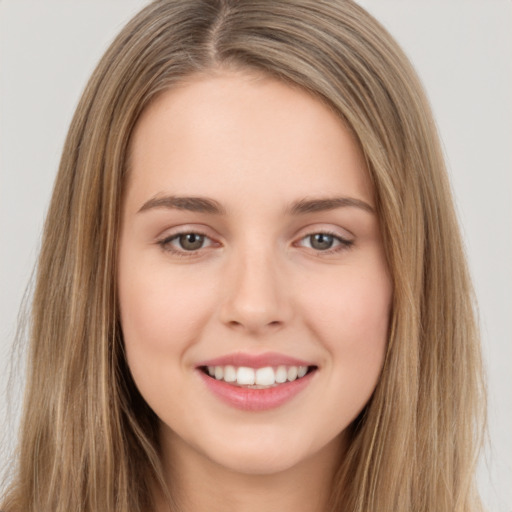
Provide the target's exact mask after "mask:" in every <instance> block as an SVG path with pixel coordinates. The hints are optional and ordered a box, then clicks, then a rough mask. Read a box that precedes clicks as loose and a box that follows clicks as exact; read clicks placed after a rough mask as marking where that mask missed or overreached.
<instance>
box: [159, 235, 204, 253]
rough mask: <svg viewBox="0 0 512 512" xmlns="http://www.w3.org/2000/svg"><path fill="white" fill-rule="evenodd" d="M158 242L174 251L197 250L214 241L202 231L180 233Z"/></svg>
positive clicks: (165, 248) (167, 249)
mask: <svg viewBox="0 0 512 512" xmlns="http://www.w3.org/2000/svg"><path fill="white" fill-rule="evenodd" d="M158 244H159V245H160V246H161V247H162V248H163V249H164V250H166V251H169V252H174V253H186V252H190V253H192V252H195V251H198V250H200V249H204V248H205V247H209V246H211V245H213V241H212V240H211V239H210V238H209V237H207V236H206V235H203V234H202V233H195V232H188V233H178V234H176V235H172V236H169V237H167V238H164V239H163V240H161V241H159V242H158Z"/></svg>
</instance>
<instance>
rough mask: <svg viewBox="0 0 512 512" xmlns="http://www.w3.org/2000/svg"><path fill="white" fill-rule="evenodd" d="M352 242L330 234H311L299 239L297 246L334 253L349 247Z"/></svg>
mask: <svg viewBox="0 0 512 512" xmlns="http://www.w3.org/2000/svg"><path fill="white" fill-rule="evenodd" d="M353 243H354V242H353V241H352V240H346V239H345V238H342V237H340V236H338V235H334V234H332V233H321V232H320V233H312V234H310V235H307V236H305V237H303V238H301V239H300V241H299V243H298V245H300V246H302V247H308V248H310V249H313V250H315V251H320V252H335V251H338V250H342V249H346V248H348V247H350V246H351V245H352V244H353Z"/></svg>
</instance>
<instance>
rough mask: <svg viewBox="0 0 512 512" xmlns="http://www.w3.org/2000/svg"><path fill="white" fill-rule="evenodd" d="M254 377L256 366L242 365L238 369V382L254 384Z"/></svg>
mask: <svg viewBox="0 0 512 512" xmlns="http://www.w3.org/2000/svg"><path fill="white" fill-rule="evenodd" d="M254 379H255V376H254V368H246V367H245V366H240V368H238V370H237V371H236V382H237V384H240V385H249V386H250V385H252V384H254ZM217 380H220V379H217Z"/></svg>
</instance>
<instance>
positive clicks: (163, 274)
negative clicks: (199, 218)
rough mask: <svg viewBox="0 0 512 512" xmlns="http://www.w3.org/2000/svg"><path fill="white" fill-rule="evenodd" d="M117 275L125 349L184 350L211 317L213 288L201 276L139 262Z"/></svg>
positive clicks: (161, 353)
mask: <svg viewBox="0 0 512 512" xmlns="http://www.w3.org/2000/svg"><path fill="white" fill-rule="evenodd" d="M123 270H124V269H123V267H122V266H121V271H120V274H119V306H120V313H121V325H122V329H123V336H124V340H125V345H126V348H127V351H130V350H132V349H135V348H136V347H140V348H142V349H143V351H144V354H145V353H146V352H149V353H150V355H156V356H159V355H162V356H163V355H164V354H168V353H169V351H170V350H171V349H173V350H176V349H178V348H181V349H185V348H186V347H187V346H188V345H189V344H191V343H193V342H194V340H195V339H196V338H197V333H198V332H199V330H200V328H201V327H202V326H203V325H204V324H205V322H207V321H208V318H209V317H210V316H211V308H212V307H213V305H214V303H215V298H214V296H213V293H214V290H213V288H212V287H210V286H205V282H206V283H207V282H208V281H205V280H204V278H203V277H202V276H201V275H191V274H190V273H187V274H186V275H184V273H183V272H180V269H179V268H178V269H176V268H175V267H174V268H171V267H170V266H168V265H150V264H147V265H145V264H140V265H138V267H137V268H132V269H131V271H130V272H124V271H123Z"/></svg>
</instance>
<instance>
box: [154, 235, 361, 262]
mask: <svg viewBox="0 0 512 512" xmlns="http://www.w3.org/2000/svg"><path fill="white" fill-rule="evenodd" d="M184 235H196V236H201V237H204V238H205V239H207V240H210V242H212V243H210V244H209V245H215V244H216V242H214V241H213V240H212V239H211V237H209V236H208V235H206V234H205V233H202V232H200V231H182V232H179V233H175V234H173V235H171V236H168V237H166V238H164V239H162V240H159V241H157V244H158V245H159V246H160V247H161V248H162V250H163V251H165V252H168V253H171V254H173V255H175V256H178V257H183V258H186V257H193V256H196V255H197V254H198V253H199V252H200V251H201V250H202V249H205V247H201V248H199V249H197V250H195V251H187V250H186V249H175V248H174V247H173V246H172V245H171V242H173V241H174V240H177V239H178V238H179V237H180V236H184ZM315 235H324V236H330V237H333V239H334V241H335V242H338V244H337V245H335V246H334V247H332V248H329V249H325V250H320V249H314V248H313V247H309V249H311V250H313V251H314V252H315V253H316V254H317V255H318V256H324V255H330V254H336V253H338V252H341V251H345V250H347V249H350V248H351V247H352V246H353V245H354V241H353V240H347V239H346V238H343V237H341V236H339V235H337V234H336V233H333V232H330V231H315V232H313V233H309V234H307V235H304V236H303V237H301V238H300V239H299V241H298V242H296V243H294V245H295V246H299V247H300V245H299V244H300V242H302V241H303V240H307V239H308V238H309V239H310V240H311V237H313V236H315Z"/></svg>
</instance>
